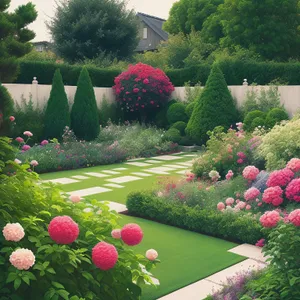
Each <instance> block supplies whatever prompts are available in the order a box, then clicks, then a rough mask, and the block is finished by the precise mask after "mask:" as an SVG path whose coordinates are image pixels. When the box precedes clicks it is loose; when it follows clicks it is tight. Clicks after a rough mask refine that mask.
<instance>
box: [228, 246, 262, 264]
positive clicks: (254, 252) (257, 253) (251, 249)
mask: <svg viewBox="0 0 300 300" xmlns="http://www.w3.org/2000/svg"><path fill="white" fill-rule="evenodd" d="M228 252H231V253H235V254H238V255H241V256H245V257H248V258H251V259H254V260H258V261H260V262H263V263H266V260H267V258H268V257H265V256H264V255H263V253H262V248H260V247H257V246H254V245H250V244H242V245H239V246H237V247H235V248H232V249H230V250H228Z"/></svg>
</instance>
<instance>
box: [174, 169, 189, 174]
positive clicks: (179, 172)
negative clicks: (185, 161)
mask: <svg viewBox="0 0 300 300" xmlns="http://www.w3.org/2000/svg"><path fill="white" fill-rule="evenodd" d="M187 172H190V170H182V171H178V172H176V174H180V175H185V174H186V173H187Z"/></svg>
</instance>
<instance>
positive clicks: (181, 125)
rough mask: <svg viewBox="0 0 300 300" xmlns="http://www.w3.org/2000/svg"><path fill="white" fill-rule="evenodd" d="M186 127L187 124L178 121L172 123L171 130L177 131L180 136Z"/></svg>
mask: <svg viewBox="0 0 300 300" xmlns="http://www.w3.org/2000/svg"><path fill="white" fill-rule="evenodd" d="M186 125H187V124H186V123H185V122H183V121H178V122H176V123H174V124H173V125H172V127H171V128H175V129H178V130H179V131H180V134H181V135H184V132H185V128H186Z"/></svg>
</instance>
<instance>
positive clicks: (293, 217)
mask: <svg viewBox="0 0 300 300" xmlns="http://www.w3.org/2000/svg"><path fill="white" fill-rule="evenodd" d="M288 220H289V221H290V222H291V223H292V224H294V225H295V226H297V227H299V226H300V209H295V210H293V211H292V212H291V213H290V214H289V216H288Z"/></svg>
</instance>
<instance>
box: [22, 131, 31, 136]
mask: <svg viewBox="0 0 300 300" xmlns="http://www.w3.org/2000/svg"><path fill="white" fill-rule="evenodd" d="M23 134H24V135H26V136H28V137H30V136H33V134H32V132H30V131H28V130H27V131H24V133H23Z"/></svg>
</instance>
